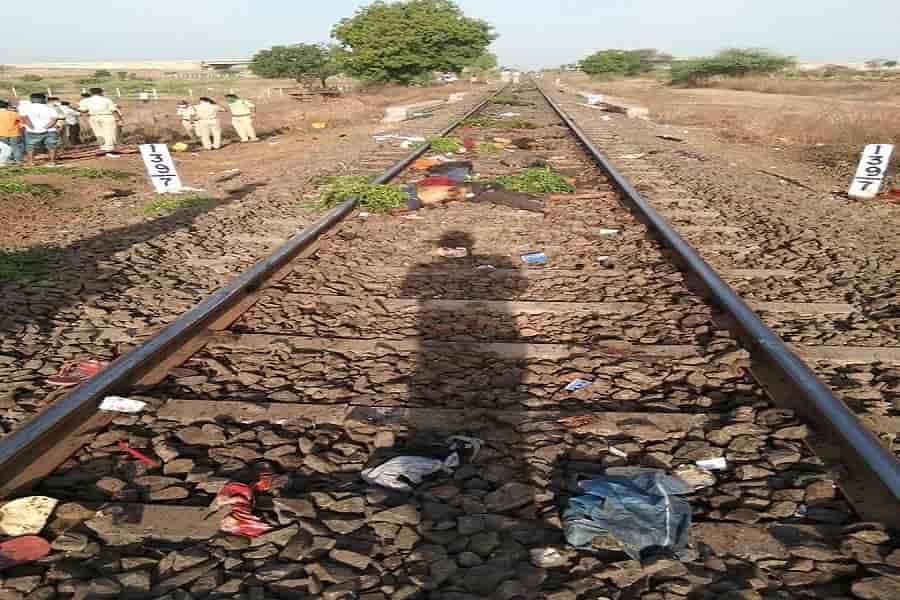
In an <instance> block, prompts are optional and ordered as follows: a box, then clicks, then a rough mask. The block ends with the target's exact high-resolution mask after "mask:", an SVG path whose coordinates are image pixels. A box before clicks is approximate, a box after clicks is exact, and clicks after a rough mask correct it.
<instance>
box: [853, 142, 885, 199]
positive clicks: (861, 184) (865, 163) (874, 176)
mask: <svg viewBox="0 0 900 600" xmlns="http://www.w3.org/2000/svg"><path fill="white" fill-rule="evenodd" d="M893 152H894V146H892V145H891V144H869V145H868V146H866V149H865V150H863V155H862V160H860V161H859V168H858V169H857V170H856V177H854V178H853V183H851V184H850V192H849V194H850V197H851V198H856V199H858V200H871V199H872V198H874V197H875V196H877V195H878V190H880V189H881V182H882V181H884V174H885V173H886V172H887V168H888V165H889V164H890V162H891V154H893Z"/></svg>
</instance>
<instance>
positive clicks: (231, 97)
mask: <svg viewBox="0 0 900 600" xmlns="http://www.w3.org/2000/svg"><path fill="white" fill-rule="evenodd" d="M225 101H226V102H227V103H228V108H230V109H231V124H232V125H234V130H235V131H237V134H238V136H239V137H240V138H241V141H242V142H258V141H259V138H258V137H256V131H254V130H253V117H254V116H256V105H255V104H253V103H252V102H250V101H249V100H243V99H241V98H238V97H237V96H236V95H235V94H228V95H227V96H225Z"/></svg>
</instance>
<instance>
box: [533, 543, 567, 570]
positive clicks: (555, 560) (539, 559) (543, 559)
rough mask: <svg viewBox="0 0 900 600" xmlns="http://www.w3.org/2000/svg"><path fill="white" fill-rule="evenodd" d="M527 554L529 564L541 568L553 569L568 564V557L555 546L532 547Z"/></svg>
mask: <svg viewBox="0 0 900 600" xmlns="http://www.w3.org/2000/svg"><path fill="white" fill-rule="evenodd" d="M529 556H530V557H531V564H533V565H534V566H536V567H539V568H541V569H555V568H558V567H564V566H566V565H568V564H569V559H568V558H566V557H565V556H564V555H563V554H562V553H561V552H560V551H559V550H557V549H556V548H532V549H531V550H530V551H529Z"/></svg>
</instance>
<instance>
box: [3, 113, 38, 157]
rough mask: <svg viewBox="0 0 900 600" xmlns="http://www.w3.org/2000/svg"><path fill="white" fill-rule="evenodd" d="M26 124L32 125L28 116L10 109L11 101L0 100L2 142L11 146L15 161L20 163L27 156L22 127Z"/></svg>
mask: <svg viewBox="0 0 900 600" xmlns="http://www.w3.org/2000/svg"><path fill="white" fill-rule="evenodd" d="M25 125H29V126H30V125H31V122H30V121H29V120H28V117H23V116H21V115H20V114H19V113H17V112H16V111H14V110H10V108H9V102H7V101H6V100H0V143H2V144H6V145H7V146H9V148H10V150H11V157H12V162H13V163H20V162H22V160H24V158H25V142H24V140H23V138H22V127H24V126H25ZM0 164H2V163H0Z"/></svg>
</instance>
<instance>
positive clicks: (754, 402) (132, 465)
mask: <svg viewBox="0 0 900 600" xmlns="http://www.w3.org/2000/svg"><path fill="white" fill-rule="evenodd" d="M503 95H504V96H508V95H512V96H514V98H515V99H516V100H517V103H516V104H517V105H516V106H514V107H510V106H506V105H502V104H498V103H496V102H492V101H491V100H490V99H488V100H486V101H485V102H484V103H482V104H480V105H478V106H477V107H476V108H475V109H473V111H471V112H470V113H469V114H467V115H466V116H465V117H464V118H463V119H462V121H461V122H457V123H455V124H454V125H453V126H451V127H449V128H448V129H446V130H445V131H444V132H443V134H449V133H451V132H454V131H456V130H457V129H459V128H460V127H462V128H466V127H467V124H466V122H465V121H466V119H468V118H471V117H473V116H474V115H476V114H480V115H487V116H492V117H497V116H498V115H499V114H501V113H504V112H508V111H515V112H518V113H521V118H523V119H525V120H527V121H529V122H531V123H533V124H534V125H536V126H537V127H536V128H535V129H528V130H521V131H513V132H510V131H508V130H494V129H491V128H484V127H479V128H468V129H466V130H465V132H464V134H462V135H464V137H471V138H474V139H477V140H478V141H489V140H491V139H493V138H495V137H498V136H499V137H509V138H524V137H528V138H531V139H532V148H531V149H528V150H524V149H520V150H516V151H513V152H507V151H505V150H501V151H499V152H476V153H473V154H469V155H468V156H466V158H467V159H469V160H472V161H473V163H474V166H475V170H476V172H477V173H478V174H479V176H480V177H482V178H484V179H489V178H493V177H496V176H500V175H505V174H509V173H512V172H516V171H519V170H521V169H523V168H525V167H527V166H528V165H531V164H535V161H539V162H540V163H541V164H546V165H549V166H550V167H551V168H552V169H553V170H554V171H556V172H557V173H559V174H562V175H564V176H567V177H570V178H571V180H572V181H574V182H575V184H576V186H577V192H576V193H575V194H572V195H571V196H569V197H564V196H563V195H559V196H553V199H551V198H549V197H546V198H545V199H544V200H545V206H546V210H545V212H544V213H543V214H541V213H534V212H526V211H518V210H514V209H512V208H509V207H506V206H496V205H492V204H489V203H485V202H478V201H472V202H469V201H464V202H456V203H450V204H447V205H444V206H441V207H438V208H431V209H427V210H423V211H420V212H418V213H415V214H412V215H408V216H404V217H400V216H396V215H376V214H373V215H368V216H366V217H364V216H361V215H360V213H359V211H358V210H357V207H356V205H355V202H354V201H348V202H345V203H344V204H342V205H340V206H337V207H335V208H333V209H332V210H330V211H328V212H327V213H326V214H324V215H323V216H322V217H321V218H320V219H319V221H317V222H316V223H315V224H314V225H313V226H311V227H309V228H307V229H305V230H304V231H302V232H300V233H298V234H297V235H296V236H294V237H293V238H291V239H290V240H289V241H288V242H286V243H285V244H284V245H283V246H282V247H280V248H279V249H277V250H276V251H275V252H274V253H273V254H271V255H270V256H268V257H267V258H265V259H263V260H261V261H260V262H259V263H257V264H256V265H255V266H253V267H252V268H251V269H250V270H248V271H246V272H245V273H244V274H243V275H241V276H240V278H239V279H237V280H236V281H235V282H233V283H232V284H230V285H228V286H227V287H225V288H223V289H221V290H219V291H218V292H216V293H215V294H213V295H212V296H210V297H209V298H208V299H206V300H205V301H204V302H203V303H202V304H200V305H199V306H198V307H196V308H195V309H193V310H192V311H190V312H189V313H187V314H185V315H184V316H183V317H181V318H180V319H179V320H178V321H177V322H175V323H174V324H172V325H171V326H169V327H168V328H167V329H165V330H163V331H162V332H161V333H159V334H158V335H157V336H155V337H154V338H152V339H150V340H149V341H148V342H146V343H145V344H144V345H143V346H141V347H139V348H138V349H136V350H134V351H132V352H131V353H129V354H127V355H124V356H122V357H120V358H119V359H118V360H117V361H116V362H115V363H113V364H112V365H111V366H110V367H109V368H108V369H107V370H105V371H103V372H101V373H100V374H99V375H97V376H96V377H94V378H93V379H91V380H90V381H88V382H87V383H85V384H82V385H81V386H79V387H78V388H76V389H75V390H73V391H72V393H70V394H69V395H68V396H66V397H65V398H63V399H62V400H60V401H58V402H56V403H55V404H53V405H52V406H50V407H49V408H48V409H46V410H45V411H43V412H42V413H40V414H38V415H37V416H35V418H33V419H32V420H30V421H29V422H27V423H26V424H25V425H24V426H23V427H22V428H20V429H19V430H18V431H16V432H14V433H12V434H11V435H9V436H7V437H6V438H5V439H3V440H2V441H0V465H2V467H0V490H2V493H3V496H4V497H5V498H13V497H16V496H19V495H23V494H25V493H27V491H28V490H31V491H32V492H34V493H40V494H44V495H48V496H51V497H54V498H58V499H60V501H61V505H60V506H59V507H58V508H57V511H56V514H55V516H54V517H53V519H52V520H51V522H50V524H49V525H48V527H47V529H46V531H45V535H47V536H48V539H49V540H50V541H51V543H52V544H53V548H54V551H53V552H52V553H51V554H50V555H49V556H48V557H46V558H45V559H41V560H40V561H38V562H36V563H32V564H30V565H25V566H21V567H15V568H14V569H11V570H7V571H6V572H4V573H3V579H0V581H2V588H0V589H2V593H4V594H7V596H4V597H10V598H12V597H16V598H18V597H22V598H25V597H29V598H30V597H46V598H50V597H53V594H60V596H61V597H80V598H85V597H122V598H149V597H167V598H226V597H227V598H270V597H272V598H282V597H283V598H306V597H309V598H318V597H323V598H335V599H336V598H365V599H367V600H376V599H382V598H391V599H395V598H396V599H400V598H419V597H421V598H429V599H430V598H440V599H456V600H461V599H465V598H472V597H475V598H477V597H495V598H507V599H510V598H516V597H522V598H553V599H556V600H563V599H576V598H592V599H593V598H601V597H609V598H647V599H653V600H669V599H672V598H683V597H687V598H726V597H727V598H748V599H749V598H763V597H765V598H770V597H771V598H795V597H796V598H807V597H814V598H847V597H853V595H855V596H856V597H860V598H878V597H889V596H879V595H878V594H884V593H886V591H890V590H892V589H897V588H896V587H894V588H892V587H891V586H892V585H894V586H896V585H898V584H897V583H896V582H897V581H898V579H897V577H898V575H897V574H898V573H900V550H898V547H900V541H898V540H900V538H898V537H897V536H896V535H894V534H893V533H892V531H893V530H894V529H895V528H897V527H898V525H900V516H898V515H900V510H898V509H900V468H898V463H897V460H896V458H895V457H894V456H893V455H892V453H891V452H890V451H889V450H888V449H887V448H885V447H884V446H883V445H882V444H881V443H880V441H879V439H878V437H877V435H876V434H878V433H882V432H881V431H878V430H877V428H878V423H877V419H875V418H869V417H866V416H865V415H861V416H862V417H863V421H860V420H859V419H858V418H857V416H856V415H854V413H853V412H852V411H851V410H850V409H848V408H847V406H846V405H845V404H844V403H843V402H841V400H839V399H838V398H837V397H835V395H834V393H833V392H832V391H831V390H829V389H828V387H826V386H825V385H824V384H823V383H822V381H821V380H820V379H819V378H818V377H817V376H816V374H815V373H814V372H813V370H811V369H810V368H809V367H808V366H807V365H806V364H805V363H804V362H803V359H807V360H832V359H840V358H841V356H843V355H842V354H841V351H840V349H835V348H834V347H816V346H793V347H791V348H789V347H788V346H787V345H786V344H785V343H784V342H783V341H782V340H781V339H780V338H778V336H777V335H775V334H774V333H773V332H772V330H771V329H770V328H769V326H767V325H766V324H765V323H764V322H763V320H762V319H760V317H759V316H758V315H757V313H756V312H754V310H755V311H762V312H763V313H765V314H779V313H785V314H788V315H789V314H792V311H796V310H801V311H802V310H837V309H836V308H835V304H834V303H831V305H830V306H831V309H828V308H827V307H826V308H823V306H824V305H823V306H819V307H818V308H817V307H816V306H814V303H802V306H801V303H794V302H762V301H753V302H749V301H748V302H744V301H743V300H741V299H740V298H739V297H738V296H737V295H736V294H735V292H734V291H733V290H732V288H731V287H729V285H728V283H726V282H731V283H734V282H746V281H747V280H752V279H753V278H758V277H769V278H778V277H780V276H782V275H783V274H784V269H781V270H780V269H777V268H760V267H759V265H747V264H731V265H725V266H717V271H714V270H713V269H712V268H711V267H710V266H709V265H708V264H707V263H706V262H704V260H703V259H702V258H701V253H703V252H704V251H705V250H710V249H713V248H715V247H725V246H728V245H729V244H730V243H733V242H731V241H729V239H730V238H729V236H730V235H733V234H735V233H739V231H736V230H735V229H736V228H735V226H734V225H732V224H728V223H726V222H723V219H724V217H722V215H721V214H717V213H716V212H715V211H714V210H712V211H711V210H709V209H708V208H705V207H698V206H697V203H696V202H695V200H693V199H690V198H673V197H668V198H657V197H648V198H644V197H642V195H641V194H640V193H638V192H637V191H636V189H635V187H634V186H633V185H632V184H631V183H630V182H629V180H628V179H626V177H625V176H623V175H622V174H621V173H620V172H619V171H618V170H617V169H616V168H615V166H613V164H612V162H611V161H610V159H609V158H608V157H607V156H606V155H604V154H603V152H602V150H603V149H602V148H597V147H596V146H595V145H594V143H593V142H591V137H594V134H600V135H602V129H603V122H602V121H596V122H591V123H588V124H584V125H582V124H579V123H577V122H576V121H575V120H573V118H572V117H571V116H569V114H568V113H567V112H566V111H564V110H563V108H562V107H561V106H560V104H559V103H558V102H556V101H555V100H554V99H553V97H552V94H547V93H545V92H544V91H542V90H541V89H540V88H539V87H536V86H535V85H534V84H532V83H528V84H525V85H523V86H517V87H516V88H514V89H512V90H511V91H510V90H507V91H505V92H503ZM585 129H587V130H588V131H585ZM428 150H429V149H428V148H427V147H425V148H421V149H420V150H418V151H416V152H415V153H413V154H412V155H409V156H405V157H403V159H402V160H400V161H399V162H397V163H396V164H394V165H392V166H391V167H390V168H388V169H387V170H386V171H384V172H383V173H382V174H381V175H379V176H378V177H376V178H374V181H375V182H378V183H383V182H388V181H403V182H410V183H413V182H415V181H416V180H417V179H419V178H421V177H422V175H421V173H416V172H414V171H412V170H410V168H409V167H410V164H411V163H412V162H413V161H415V160H416V159H418V158H420V157H421V156H423V155H426V154H427V153H428ZM695 247H696V248H699V251H698V250H695ZM441 248H465V252H464V253H461V254H464V255H462V256H460V255H459V253H458V254H457V255H456V256H448V255H447V254H448V253H447V252H444V251H441V250H440V249H441ZM533 252H543V253H545V254H546V255H547V257H548V261H547V263H546V264H544V265H540V266H530V265H527V264H524V263H523V261H522V260H521V259H520V257H521V256H523V255H526V254H528V253H533ZM838 308H839V307H838ZM784 318H785V319H789V317H784ZM767 320H768V319H767ZM846 352H847V353H850V352H851V349H847V350H846ZM801 356H802V357H803V359H801V358H800V357H801ZM576 379H580V380H583V381H586V382H590V384H589V385H587V387H584V388H583V389H580V390H576V391H567V390H566V387H567V386H568V385H569V384H570V383H571V382H573V381H575V380H576ZM112 394H117V395H127V396H129V397H132V398H137V399H141V400H144V401H146V402H148V407H147V410H145V411H144V412H143V413H141V414H137V415H124V414H117V413H108V412H99V411H98V410H97V406H98V403H99V401H100V400H101V399H102V398H104V397H105V396H109V395H112ZM873 428H874V429H875V431H874V432H873V431H872V429H873ZM451 436H466V437H474V438H478V439H480V440H481V441H482V443H483V445H482V447H481V449H480V451H479V452H478V454H477V456H475V458H474V460H473V461H472V462H471V463H467V464H464V465H462V466H461V467H459V468H458V469H456V470H454V472H453V473H445V474H441V475H437V476H435V477H433V478H431V479H428V480H427V481H426V482H425V483H422V484H420V485H418V486H416V487H415V488H414V490H413V491H412V492H388V491H386V490H384V489H382V488H378V487H375V486H372V485H369V484H366V483H365V482H363V481H362V480H361V478H360V471H361V470H363V469H364V468H366V467H367V466H371V465H372V464H373V460H375V457H377V456H379V455H381V454H384V453H390V452H393V453H394V454H404V448H410V449H412V448H414V447H418V446H422V445H434V444H436V443H442V442H443V441H445V440H447V439H448V438H449V437H451ZM119 442H125V443H127V444H128V445H129V446H130V447H133V448H137V449H140V450H141V451H142V452H144V453H146V454H147V455H149V456H150V457H151V458H152V459H154V460H156V461H158V463H157V465H156V466H151V465H148V464H145V463H143V462H140V461H137V460H133V459H132V458H131V457H130V456H128V455H125V454H122V452H121V450H120V448H119V446H118V445H117V444H118V443H119ZM411 451H412V450H410V452H411ZM721 458H724V459H725V462H726V466H725V468H724V469H722V470H715V471H706V470H703V469H701V468H699V467H698V466H697V465H696V463H697V461H704V460H710V459H721ZM633 468H656V469H663V470H665V471H667V472H669V473H675V474H678V475H679V476H681V477H683V478H684V479H685V480H686V481H688V482H689V483H690V484H691V485H692V489H693V492H692V493H691V494H689V495H688V496H687V497H686V499H687V500H688V501H689V502H690V504H691V507H692V512H693V521H694V523H693V525H692V529H691V538H692V541H691V545H690V547H689V548H688V550H687V552H686V553H685V554H684V555H682V556H680V557H679V560H675V559H674V558H672V557H666V556H664V557H662V558H658V559H656V560H654V561H651V562H648V563H646V564H644V565H641V564H640V563H638V562H636V561H632V560H629V559H628V558H627V557H626V556H625V555H624V554H622V553H621V552H619V551H616V550H615V548H614V547H610V546H608V545H604V544H603V543H601V542H598V543H596V544H595V547H594V548H592V549H589V550H584V549H582V550H576V549H575V548H572V547H570V546H568V545H566V544H565V541H564V539H563V536H562V531H561V527H560V512H561V508H562V507H563V506H564V505H565V501H566V499H567V498H568V497H569V496H571V495H572V494H573V489H572V484H573V482H574V481H576V480H578V479H583V478H588V477H590V476H595V475H598V474H602V473H604V472H607V473H626V472H629V469H633ZM261 470H265V471H272V472H274V473H275V474H276V475H279V476H284V477H279V478H278V481H279V482H280V483H279V485H276V486H274V488H273V489H271V490H269V491H268V492H265V493H262V494H260V496H259V498H258V499H257V505H256V507H255V510H256V512H257V514H259V515H262V517H263V518H264V519H265V520H266V521H267V522H268V523H269V524H271V525H272V526H273V527H274V529H273V531H272V532H270V533H267V534H264V535H263V536H262V537H259V538H255V539H253V540H248V539H246V538H241V537H236V536H228V535H224V534H221V533H219V532H218V531H217V530H218V525H219V521H218V519H217V518H210V517H209V512H208V509H207V507H208V506H209V505H210V503H211V502H212V501H213V499H214V497H215V495H216V493H217V492H218V490H219V489H220V488H221V486H222V485H223V484H224V483H225V482H228V481H242V482H244V483H252V482H253V481H254V480H255V478H256V477H257V476H258V475H259V472H260V471H261ZM547 548H553V549H555V550H556V551H557V552H556V554H554V556H555V559H554V560H555V561H556V562H555V563H553V564H549V563H546V562H542V561H541V560H539V559H537V558H536V557H537V556H543V555H544V554H542V553H545V552H546V549H547ZM37 593H40V594H43V595H38V596H33V595H28V594H37ZM16 594H18V595H16Z"/></svg>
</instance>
